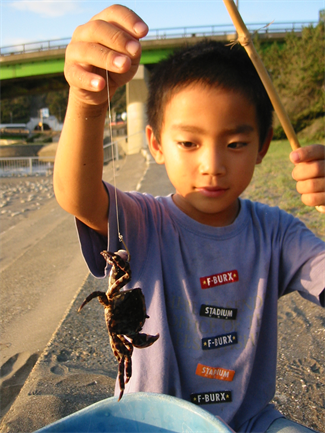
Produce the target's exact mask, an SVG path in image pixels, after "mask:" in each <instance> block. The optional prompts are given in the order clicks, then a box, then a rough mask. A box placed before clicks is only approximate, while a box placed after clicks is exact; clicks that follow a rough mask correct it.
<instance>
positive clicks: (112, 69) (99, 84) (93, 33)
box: [64, 5, 148, 105]
mask: <svg viewBox="0 0 325 433" xmlns="http://www.w3.org/2000/svg"><path fill="white" fill-rule="evenodd" d="M147 33H148V26H147V25H146V24H145V23H144V22H143V21H142V20H141V18H139V17H138V15H136V14H135V13H134V12H133V11H131V10H130V9H128V8H127V7H124V6H120V5H114V6H110V7H109V8H107V9H104V10H103V11H102V12H100V13H99V14H98V15H95V16H94V17H93V18H92V19H91V20H90V21H89V22H88V23H86V24H84V25H81V26H79V27H77V29H76V30H75V32H74V33H73V36H72V39H71V42H70V44H69V45H68V47H67V50H66V59H65V67H64V74H65V78H66V80H67V81H68V83H69V84H70V96H71V94H72V95H73V96H74V97H76V98H77V100H79V102H81V103H84V104H86V105H100V104H104V103H106V102H107V89H106V69H107V70H108V71H109V90H110V97H112V95H113V94H114V93H115V91H116V89H117V88H118V87H120V86H122V85H124V84H126V83H127V82H128V81H130V80H131V79H132V77H133V76H134V75H135V73H136V71H137V68H138V65H139V61H140V56H141V45H140V42H139V39H140V38H142V37H144V36H145V35H146V34H147Z"/></svg>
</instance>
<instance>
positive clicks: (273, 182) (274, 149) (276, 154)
mask: <svg viewBox="0 0 325 433" xmlns="http://www.w3.org/2000/svg"><path fill="white" fill-rule="evenodd" d="M303 144H306V145H308V144H312V143H311V142H309V143H308V142H305V143H303ZM290 152H291V148H290V144H289V142H288V141H286V140H279V141H272V143H271V146H270V149H269V151H268V153H267V155H266V157H265V159H264V160H263V162H262V164H261V165H258V166H256V170H255V174H254V177H253V181H252V183H251V184H250V186H249V187H248V188H247V190H246V191H245V193H244V194H243V197H244V198H249V199H250V200H253V201H259V202H261V203H266V204H268V205H270V206H278V207H280V208H281V209H284V210H285V211H287V212H289V213H291V214H292V215H294V216H297V217H299V219H301V220H302V221H303V222H304V223H305V224H306V225H307V227H309V228H310V229H311V230H312V231H313V232H314V233H315V234H317V236H319V237H320V238H321V239H323V240H325V218H324V214H321V213H319V212H318V211H317V210H316V209H315V208H312V207H308V206H305V205H304V204H303V203H302V202H301V199H300V194H298V192H297V191H296V182H295V181H294V180H293V179H292V176H291V172H292V169H293V167H294V166H293V164H292V163H291V161H290V160H289V153H290Z"/></svg>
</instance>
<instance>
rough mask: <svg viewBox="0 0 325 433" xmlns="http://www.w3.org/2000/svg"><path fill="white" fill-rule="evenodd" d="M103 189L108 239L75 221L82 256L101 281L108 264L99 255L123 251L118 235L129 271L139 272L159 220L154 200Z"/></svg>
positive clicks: (110, 188) (113, 189)
mask: <svg viewBox="0 0 325 433" xmlns="http://www.w3.org/2000/svg"><path fill="white" fill-rule="evenodd" d="M104 185H105V187H106V190H107V194H108V195H109V202H110V205H109V212H108V237H107V238H105V237H103V236H102V235H100V234H99V233H97V232H96V231H94V230H92V229H91V228H89V227H88V226H86V225H85V224H84V223H82V222H81V221H79V220H78V219H76V226H77V232H78V236H79V241H80V245H81V251H82V254H83V256H84V259H85V260H86V263H87V265H88V267H89V270H90V272H91V273H92V274H93V275H94V276H95V277H97V278H103V277H105V276H106V273H107V271H106V268H107V263H106V261H105V260H104V258H103V257H102V255H101V254H100V253H101V251H103V250H108V251H110V252H116V251H118V250H120V249H125V247H124V245H123V243H121V242H120V240H119V233H120V234H121V235H122V236H123V241H124V242H125V244H126V245H127V247H128V249H129V251H130V254H131V258H132V267H133V268H135V269H141V268H142V266H143V265H144V263H145V260H146V255H147V254H148V249H149V247H150V230H152V227H155V229H156V227H157V226H158V225H159V223H158V221H159V220H160V218H159V215H158V213H160V212H159V205H157V201H156V200H155V199H154V197H152V196H150V195H148V194H140V193H137V192H130V193H125V192H122V191H120V190H118V189H117V190H115V188H114V187H113V186H112V185H110V184H108V183H104ZM115 194H116V196H115ZM117 214H118V217H117ZM150 227H151V229H150Z"/></svg>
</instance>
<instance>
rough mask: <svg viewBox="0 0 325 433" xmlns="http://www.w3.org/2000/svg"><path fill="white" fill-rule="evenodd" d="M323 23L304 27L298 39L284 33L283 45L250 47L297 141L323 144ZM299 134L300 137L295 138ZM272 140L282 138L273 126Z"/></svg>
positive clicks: (324, 49)
mask: <svg viewBox="0 0 325 433" xmlns="http://www.w3.org/2000/svg"><path fill="white" fill-rule="evenodd" d="M324 33H325V32H324V22H322V21H320V22H319V24H318V25H317V26H315V27H312V26H309V27H305V28H304V29H303V31H302V36H301V37H298V36H297V35H295V34H294V33H288V34H287V36H286V39H285V42H284V43H281V44H279V43H277V42H275V43H273V44H261V42H260V41H259V39H258V38H255V40H254V44H255V45H256V48H257V50H258V51H259V53H260V56H261V58H262V60H263V63H264V64H265V66H266V68H267V70H268V71H269V73H270V75H271V78H272V81H273V83H274V86H275V87H276V89H277V91H278V92H279V95H280V98H281V100H282V102H283V104H284V106H285V108H286V111H287V112H288V115H289V117H290V120H291V122H292V124H293V127H294V129H295V131H296V132H297V133H298V135H300V137H308V138H309V139H311V140H323V139H324V131H325V123H324V103H325V99H324V90H325V89H324V65H325V34H324ZM300 132H301V134H299V133H300ZM274 137H275V138H277V139H281V138H285V134H284V132H283V130H282V127H281V126H280V125H279V123H278V122H277V123H275V135H274Z"/></svg>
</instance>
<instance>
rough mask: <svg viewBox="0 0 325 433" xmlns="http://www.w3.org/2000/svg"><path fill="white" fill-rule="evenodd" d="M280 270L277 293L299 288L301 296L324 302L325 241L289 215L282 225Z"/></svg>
mask: <svg viewBox="0 0 325 433" xmlns="http://www.w3.org/2000/svg"><path fill="white" fill-rule="evenodd" d="M282 226H284V227H285V231H284V233H283V244H282V250H281V258H280V269H279V296H282V295H285V294H286V293H290V292H293V291H298V292H299V293H300V295H301V296H302V297H304V298H305V299H308V300H309V301H312V302H314V303H316V304H318V305H322V306H323V307H324V306H325V305H324V290H325V243H324V242H323V241H322V240H321V239H319V238H318V237H317V236H315V234H314V233H313V232H311V231H310V230H309V229H308V228H307V227H306V226H305V225H304V224H303V223H302V222H301V221H300V220H298V219H297V218H293V217H292V216H289V224H283V225H282Z"/></svg>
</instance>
